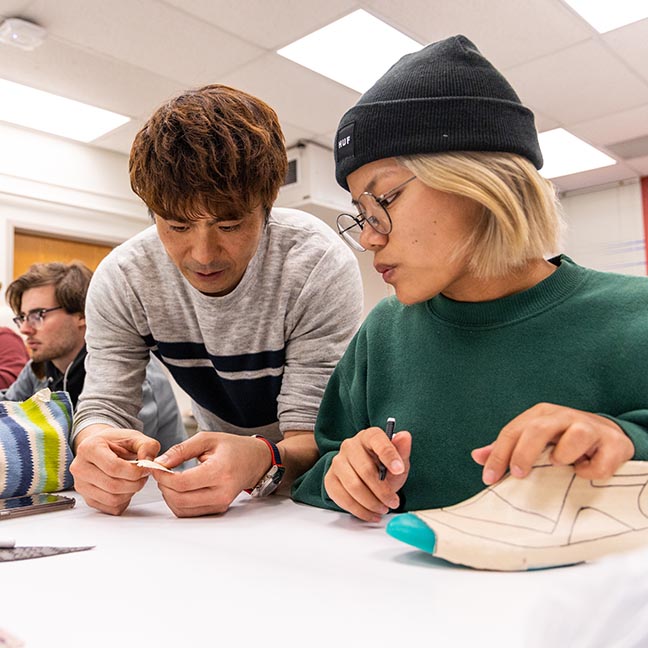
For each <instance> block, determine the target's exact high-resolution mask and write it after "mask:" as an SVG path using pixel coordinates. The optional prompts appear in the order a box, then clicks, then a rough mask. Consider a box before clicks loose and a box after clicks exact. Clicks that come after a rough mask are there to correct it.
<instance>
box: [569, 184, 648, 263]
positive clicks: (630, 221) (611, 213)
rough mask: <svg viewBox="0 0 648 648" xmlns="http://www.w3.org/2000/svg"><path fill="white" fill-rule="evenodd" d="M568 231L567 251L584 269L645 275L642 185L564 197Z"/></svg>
mask: <svg viewBox="0 0 648 648" xmlns="http://www.w3.org/2000/svg"><path fill="white" fill-rule="evenodd" d="M561 203H562V206H563V210H564V214H565V220H566V223H567V231H566V235H565V239H564V240H565V245H564V246H563V250H564V251H565V253H566V254H567V255H569V256H570V257H572V258H573V259H574V261H576V262H577V263H580V264H581V265H584V266H588V267H590V268H595V269H597V270H605V271H608V272H620V273H622V274H631V275H645V274H646V252H645V233H644V226H643V212H642V205H641V185H640V183H639V181H638V180H637V181H631V182H625V183H623V184H619V185H617V186H612V187H601V188H598V189H597V188H593V189H591V190H589V191H587V192H578V193H573V194H567V195H565V196H563V197H562V199H561Z"/></svg>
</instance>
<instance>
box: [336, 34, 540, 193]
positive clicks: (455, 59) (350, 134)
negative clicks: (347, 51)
mask: <svg viewBox="0 0 648 648" xmlns="http://www.w3.org/2000/svg"><path fill="white" fill-rule="evenodd" d="M446 151H499V152H507V153H517V154H518V155H521V156H523V157H525V158H527V159H528V160H530V161H531V162H532V163H533V164H534V165H535V167H536V168H537V169H540V168H541V167H542V153H541V152H540V146H539V144H538V134H537V132H536V129H535V124H534V121H533V113H532V112H531V111H530V110H529V109H528V108H526V107H525V106H523V105H522V103H521V102H520V98H519V97H518V96H517V94H516V93H515V90H513V88H512V87H511V85H510V84H509V82H508V81H507V80H506V79H505V78H504V77H503V76H502V75H501V74H500V73H499V72H498V71H497V70H496V69H495V68H494V67H493V65H492V64H491V63H489V62H488V61H487V60H486V59H485V58H484V57H483V56H482V54H481V52H480V51H479V50H478V49H477V47H476V46H475V45H474V44H473V43H472V42H471V41H470V40H468V39H467V38H466V37H465V36H452V37H451V38H446V39H445V40H442V41H439V42H438V43H432V44H431V45H428V46H427V47H424V48H423V49H422V50H420V51H418V52H415V53H413V54H407V55H406V56H403V58H401V59H400V60H399V61H398V62H397V63H395V64H394V65H393V66H392V67H391V68H390V69H389V70H388V71H387V72H386V73H385V74H384V75H383V76H382V77H381V78H380V79H378V81H376V83H374V85H373V86H372V87H371V88H370V89H369V90H367V92H365V94H363V95H362V97H360V99H359V101H358V103H357V104H356V105H355V106H353V108H351V109H350V110H348V111H347V112H346V114H345V115H344V116H343V117H342V119H341V121H340V125H339V126H338V131H337V135H336V138H335V177H336V179H337V181H338V184H340V185H341V186H342V187H343V188H344V189H347V190H348V188H349V187H348V185H347V181H346V179H347V176H348V175H349V174H350V173H351V172H353V171H355V170H356V169H358V168H360V167H361V166H363V165H364V164H367V163H369V162H373V161H374V160H381V159H383V158H389V157H395V156H398V155H413V154H421V153H422V154H425V153H443V152H446Z"/></svg>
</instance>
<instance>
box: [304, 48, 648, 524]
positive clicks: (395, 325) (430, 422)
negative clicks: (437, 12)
mask: <svg viewBox="0 0 648 648" xmlns="http://www.w3.org/2000/svg"><path fill="white" fill-rule="evenodd" d="M335 154H336V177H337V181H338V183H339V184H340V185H341V186H342V187H344V188H345V189H347V190H349V192H350V194H351V198H352V203H353V205H354V206H355V209H354V210H353V213H352V214H350V215H349V214H346V215H341V216H340V217H339V220H338V227H339V229H340V233H341V235H342V236H343V238H344V239H345V240H346V241H347V242H348V243H349V244H350V245H351V246H352V247H354V248H355V249H356V250H358V251H362V250H366V252H365V254H366V253H371V254H373V263H374V267H375V269H376V271H377V272H379V273H380V274H381V275H382V277H383V279H384V280H385V282H387V283H388V284H390V285H391V286H393V288H394V290H395V293H396V295H395V298H394V297H391V298H388V299H386V300H383V301H382V302H381V303H380V304H378V306H377V307H376V308H375V309H374V310H373V311H372V312H371V313H370V315H369V316H368V317H367V319H366V321H365V323H364V324H363V326H362V328H361V329H360V331H359V332H358V333H357V335H356V336H355V338H354V339H353V341H352V343H351V345H350V347H349V349H348V350H347V352H346V354H345V356H344V357H343V358H342V360H341V361H340V363H339V365H338V367H337V369H336V371H335V372H334V374H333V376H332V378H331V380H330V382H329V384H328V387H327V390H326V393H325V396H324V399H323V401H322V404H321V409H320V414H319V418H318V422H317V427H316V431H315V435H316V439H317V442H318V445H319V449H320V453H321V458H320V460H319V462H318V463H317V464H316V465H315V466H314V467H313V469H312V470H310V471H309V472H308V473H306V474H305V475H304V476H303V477H302V478H301V479H300V480H299V481H298V482H296V484H295V486H294V488H293V496H294V498H295V499H297V500H299V501H302V502H305V503H308V504H312V505H315V506H321V507H327V508H333V509H337V510H345V511H348V512H350V513H352V514H353V515H355V516H357V517H358V518H361V519H363V520H367V521H377V520H379V519H380V518H381V516H382V515H383V514H385V513H387V512H388V511H389V510H390V509H392V510H394V509H395V510H398V511H411V510H419V509H429V508H437V507H446V506H449V505H453V504H456V503H458V502H462V501H463V500H465V499H466V498H470V497H472V496H473V495H475V494H476V493H478V492H479V491H481V490H482V489H484V487H485V485H491V484H494V483H495V482H498V480H500V479H501V478H502V477H503V476H504V475H505V474H506V473H507V471H510V474H511V475H512V476H513V477H514V478H525V477H526V476H528V475H529V474H530V473H531V472H532V469H533V466H534V463H536V461H537V460H538V458H539V457H540V456H541V455H542V454H543V451H545V448H546V447H547V446H548V444H555V446H554V447H553V449H552V451H551V453H550V455H549V456H550V462H551V463H552V464H553V465H569V464H574V468H573V469H572V470H573V471H575V473H576V475H578V476H580V477H582V478H584V479H604V478H608V477H610V476H611V475H613V474H614V473H615V472H616V471H617V470H618V469H619V467H620V466H622V465H623V464H624V462H626V461H628V460H630V459H641V460H647V459H648V372H647V371H646V367H647V366H648V343H647V342H646V341H647V340H648V318H647V317H646V314H645V313H646V304H647V303H648V281H646V279H645V278H639V277H628V276H621V275H612V274H606V273H600V272H595V271H593V270H589V269H586V268H583V267H580V266H578V265H577V264H576V263H574V262H573V261H572V260H571V259H569V258H567V257H565V256H555V257H553V258H550V259H549V260H546V258H547V257H548V256H550V254H551V253H554V252H555V251H556V249H557V247H558V236H559V230H560V217H559V210H558V205H557V203H556V200H555V197H554V192H553V189H552V186H551V184H550V183H549V182H548V181H546V180H544V179H543V178H542V177H541V176H540V175H539V173H538V171H537V169H539V168H540V167H541V166H542V155H541V152H540V148H539V145H538V139H537V133H536V129H535V126H534V119H533V114H532V113H531V111H530V110H529V109H527V108H526V107H524V106H523V105H522V104H521V102H520V100H519V98H518V96H517V94H516V93H515V91H514V90H513V88H512V87H511V86H510V85H509V83H508V82H507V81H506V79H504V77H503V76H502V75H501V74H500V73H499V72H498V71H497V70H496V69H495V68H494V67H493V66H492V65H491V64H490V63H489V62H488V61H487V60H486V59H485V58H484V57H483V56H482V54H481V53H480V52H479V50H478V49H477V48H476V46H475V45H474V44H473V43H471V42H470V40H468V39H467V38H465V37H464V36H456V37H452V38H448V39H446V40H443V41H440V42H438V43H433V44H432V45H429V46H427V47H425V48H424V49H422V50H421V51H419V52H416V53H414V54H410V55H407V56H405V57H403V58H402V59H401V60H400V61H398V62H397V63H396V64H395V65H394V66H393V67H392V68H391V69H390V70H389V71H388V72H387V73H386V74H385V75H384V76H383V77H382V78H381V79H379V80H378V81H377V82H376V84H375V85H374V86H373V87H372V88H371V89H370V90H369V91H368V92H367V93H365V94H364V95H363V96H362V97H361V98H360V100H359V101H358V103H357V104H356V105H355V106H354V107H353V108H351V109H350V110H349V111H348V112H347V113H346V114H345V115H344V116H343V118H342V120H341V122H340V125H339V129H338V134H337V138H336V151H335ZM356 210H357V211H356ZM388 417H394V418H395V419H396V430H400V431H399V432H397V433H396V434H395V435H394V437H393V439H392V440H391V441H390V440H389V439H388V437H387V435H386V434H385V432H384V430H385V423H386V420H387V418H388ZM405 430H407V431H405ZM381 464H383V465H384V466H385V467H386V469H387V472H386V478H385V479H384V480H381V479H380V466H381ZM516 483H517V482H516Z"/></svg>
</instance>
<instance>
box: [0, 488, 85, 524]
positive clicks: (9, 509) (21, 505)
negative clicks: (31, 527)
mask: <svg viewBox="0 0 648 648" xmlns="http://www.w3.org/2000/svg"><path fill="white" fill-rule="evenodd" d="M75 504H76V500H75V499H74V498H73V497H66V496H65V495H52V494H51V493H39V494H38V495H25V496H23V497H8V498H6V499H0V520H8V519H11V518H17V517H23V516H25V515H36V514H38V513H48V512H49V511H60V510H62V509H69V508H72V507H73V506H74V505H75Z"/></svg>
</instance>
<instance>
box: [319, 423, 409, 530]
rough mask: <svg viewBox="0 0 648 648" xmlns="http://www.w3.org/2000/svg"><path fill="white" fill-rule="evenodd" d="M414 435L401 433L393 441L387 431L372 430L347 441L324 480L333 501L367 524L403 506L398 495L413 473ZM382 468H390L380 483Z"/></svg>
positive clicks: (371, 428) (343, 443)
mask: <svg viewBox="0 0 648 648" xmlns="http://www.w3.org/2000/svg"><path fill="white" fill-rule="evenodd" d="M411 449H412V435H411V434H410V433H409V432H405V431H401V432H398V433H397V434H395V435H394V436H393V438H392V440H391V441H390V440H389V439H388V438H387V435H386V434H385V432H384V430H381V429H380V428H379V427H370V428H367V429H366V430H361V431H360V432H358V433H357V434H356V435H355V436H354V437H351V438H350V439H346V440H344V441H343V442H342V445H341V446H340V451H339V452H338V454H337V455H336V456H335V457H334V459H333V461H332V462H331V467H330V468H329V471H328V472H327V473H326V476H325V477H324V488H326V492H327V493H328V495H329V497H330V498H331V499H332V500H333V501H334V502H335V503H336V504H337V505H338V506H339V507H340V508H342V509H344V510H345V511H348V512H349V513H351V514H353V515H355V516H356V517H357V518H360V519H361V520H365V521H366V522H378V521H380V518H381V517H382V516H383V515H384V514H385V513H387V512H388V511H389V509H395V508H397V507H398V505H399V502H400V500H399V498H398V495H397V492H398V491H399V490H400V489H401V488H402V487H403V484H405V481H406V480H407V475H408V473H409V468H410V464H409V458H410V452H411ZM380 464H382V465H384V466H385V467H386V468H387V475H386V477H385V480H384V481H380V479H379V472H378V471H379V468H380Z"/></svg>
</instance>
